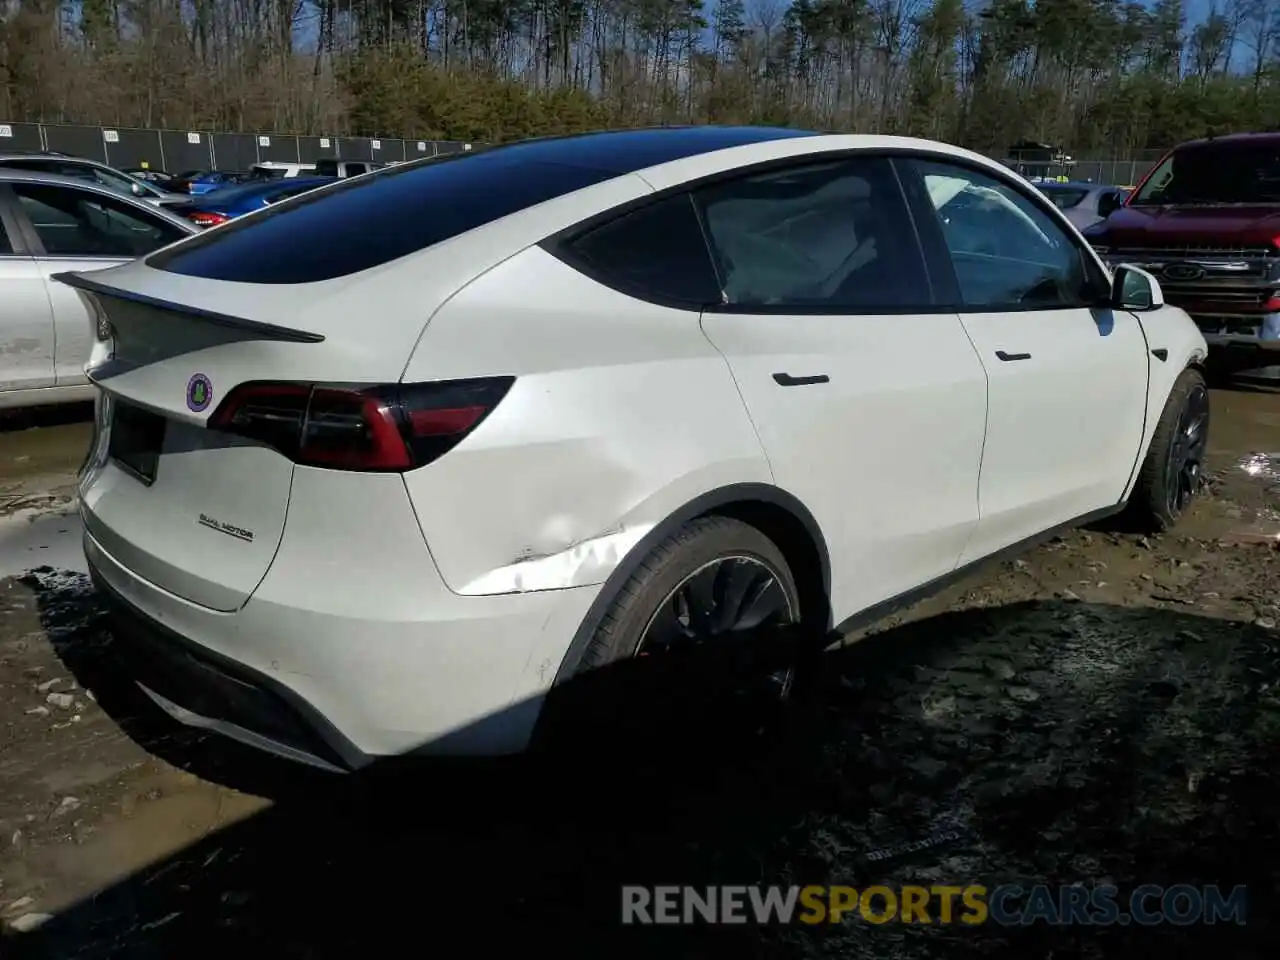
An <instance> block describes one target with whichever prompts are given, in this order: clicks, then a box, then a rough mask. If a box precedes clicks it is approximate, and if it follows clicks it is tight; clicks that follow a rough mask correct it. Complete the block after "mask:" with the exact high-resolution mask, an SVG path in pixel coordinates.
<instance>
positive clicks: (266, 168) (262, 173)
mask: <svg viewBox="0 0 1280 960" xmlns="http://www.w3.org/2000/svg"><path fill="white" fill-rule="evenodd" d="M315 170H316V166H315V164H314V163H281V162H279V161H276V160H264V161H262V162H261V163H255V164H254V165H253V166H251V167H250V168H249V173H250V174H251V175H252V176H255V177H261V178H264V179H266V178H271V179H278V178H281V177H302V176H309V175H311V174H313V173H315Z"/></svg>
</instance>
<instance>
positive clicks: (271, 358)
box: [58, 263, 426, 611]
mask: <svg viewBox="0 0 1280 960" xmlns="http://www.w3.org/2000/svg"><path fill="white" fill-rule="evenodd" d="M104 278H107V279H106V280H104ZM58 279H59V280H60V281H61V282H63V283H66V284H68V285H70V286H72V287H74V288H76V289H77V290H78V291H79V292H80V293H81V295H82V297H84V299H85V300H86V301H87V305H88V306H89V308H90V315H91V316H94V317H95V319H96V321H97V323H98V328H99V331H100V333H101V334H103V335H105V334H108V333H109V336H110V339H109V340H105V341H101V342H99V343H98V345H97V347H96V348H95V352H94V356H93V359H92V360H91V361H90V364H89V366H88V368H87V373H88V374H89V376H90V378H91V379H92V380H93V381H94V382H95V383H96V384H97V385H98V386H99V388H100V390H101V396H100V399H99V404H98V428H97V432H98V437H97V440H96V441H95V449H94V452H93V454H91V457H90V461H89V462H88V463H87V464H86V470H85V472H84V474H83V476H82V478H81V485H80V497H81V503H82V510H83V513H84V517H85V525H86V528H87V529H88V530H89V532H90V533H91V534H93V536H94V537H95V538H96V539H97V540H98V541H99V542H100V543H101V544H102V546H103V547H104V548H105V549H106V550H107V551H108V552H109V553H111V554H112V555H113V556H114V557H115V558H116V559H117V560H119V561H120V562H121V563H123V564H124V565H125V566H126V567H128V568H129V569H131V570H132V571H133V572H135V573H136V574H138V575H139V576H141V577H143V578H145V579H146V580H148V581H150V582H151V583H154V584H156V585H157V586H159V587H161V588H163V589H165V590H167V591H169V592H170V593H173V594H175V595H177V596H179V597H182V598H184V599H186V600H189V601H191V602H193V603H196V604H199V605H201V606H204V607H208V608H211V609H214V610H222V611H233V610H237V609H239V608H240V607H241V606H242V605H243V604H244V603H245V601H247V600H248V599H249V597H250V596H252V594H253V591H254V590H255V589H256V588H257V585H258V584H259V583H260V582H261V580H262V578H263V577H264V576H265V575H266V572H267V570H268V568H269V567H270V565H271V561H272V558H273V557H274V556H275V552H276V549H277V547H278V545H279V542H280V539H281V537H282V535H283V532H284V524H285V517H286V513H287V510H288V504H289V494H290V488H291V484H292V478H293V469H294V465H293V463H292V462H291V461H290V460H289V459H288V458H287V457H285V456H283V455H282V454H280V453H278V452H277V451H275V450H273V449H271V448H269V447H266V446H263V445H260V444H258V443H255V442H253V441H249V440H245V439H242V438H239V437H233V436H230V435H228V434H225V433H223V432H221V431H217V430H212V429H209V428H208V426H207V421H208V419H209V417H210V416H211V415H212V414H213V412H214V411H215V410H216V409H217V406H218V403H219V402H220V401H221V400H222V399H223V398H224V397H225V396H226V395H227V393H229V391H230V390H231V389H232V388H233V387H235V386H236V385H238V384H240V383H244V382H247V381H252V380H275V381H279V380H300V381H305V382H334V381H341V382H353V381H364V382H377V383H384V382H395V381H396V380H397V379H398V378H399V376H400V373H401V370H402V368H403V366H404V363H405V360H406V358H407V357H408V355H409V352H410V349H411V347H412V344H413V343H414V341H415V340H416V338H417V336H418V334H419V333H420V331H421V326H422V322H423V321H425V316H426V314H425V312H424V313H423V314H422V315H421V317H420V318H419V319H418V320H417V321H416V322H414V320H413V318H406V317H402V318H401V322H400V323H399V324H396V323H393V322H391V319H390V318H389V317H386V316H383V317H381V318H376V317H362V318H359V319H358V320H356V321H354V322H351V323H346V324H340V323H337V322H336V321H335V317H334V315H333V312H332V311H331V310H328V309H327V308H326V304H329V303H332V302H333V298H334V295H335V291H334V290H333V289H332V286H333V285H330V284H325V285H314V286H325V287H329V289H327V290H323V291H321V290H314V289H307V287H310V286H312V285H305V286H298V285H294V286H293V287H291V288H283V289H281V288H271V287H265V288H264V287H259V288H258V289H256V290H253V291H243V290H239V289H235V288H237V287H242V286H244V285H239V284H228V283H225V282H216V281H201V280H198V279H193V278H190V277H176V276H173V275H169V274H165V273H163V272H162V271H157V270H153V269H145V268H144V269H139V265H138V264H137V263H134V264H130V265H127V266H125V267H123V268H118V270H115V269H113V270H106V271H97V272H94V273H92V274H87V273H86V274H61V275H59V276H58ZM283 295H287V298H286V297H285V296H283ZM286 299H287V300H288V301H289V302H288V303H286ZM196 304H199V306H196ZM250 306H252V307H253V311H252V312H250V309H249V308H250ZM251 316H258V317H270V318H272V319H260V320H254V319H249V317H251ZM292 317H297V318H300V319H301V318H302V317H305V318H306V320H305V321H304V322H305V324H306V328H303V327H302V326H301V325H298V324H297V322H296V321H293V320H291V319H290V318H292ZM275 318H283V319H284V321H285V322H276V320H275ZM379 321H381V322H379ZM322 331H323V332H322Z"/></svg>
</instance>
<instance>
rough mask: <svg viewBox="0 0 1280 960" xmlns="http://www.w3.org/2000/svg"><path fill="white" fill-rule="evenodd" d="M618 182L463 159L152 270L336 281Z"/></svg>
mask: <svg viewBox="0 0 1280 960" xmlns="http://www.w3.org/2000/svg"><path fill="white" fill-rule="evenodd" d="M615 176H616V174H614V173H612V172H610V171H607V170H597V169H589V168H585V167H576V166H572V165H569V164H560V163H548V162H538V161H528V160H524V159H522V158H521V155H520V153H519V152H518V151H510V152H509V151H506V150H494V151H492V152H490V153H474V154H473V153H463V154H456V155H453V156H450V157H448V158H443V159H439V158H437V159H431V160H425V161H420V162H418V163H414V164H404V165H401V166H395V167H389V168H387V169H386V170H383V171H379V172H377V173H376V174H374V175H373V176H369V177H362V178H359V179H344V180H342V181H340V182H339V183H337V184H335V185H334V186H333V187H332V188H330V189H328V190H324V191H322V192H319V193H317V194H316V195H315V196H310V195H307V194H304V195H303V196H301V197H298V198H297V199H296V200H294V201H293V202H291V203H287V204H280V205H279V206H273V207H271V208H269V209H268V210H267V211H265V212H264V213H261V214H259V215H257V216H254V217H252V218H249V219H246V220H233V221H232V222H230V223H227V224H224V225H222V226H221V227H219V228H218V229H217V230H210V231H208V232H207V233H205V234H203V235H201V236H199V237H197V238H195V239H194V240H192V242H191V243H189V244H184V245H183V247H182V249H181V250H174V251H172V252H164V253H161V254H160V255H158V256H155V257H152V258H151V259H150V260H149V261H148V264H149V265H150V266H152V267H157V268H159V269H161V270H167V271H169V272H170V273H179V274H182V275H184V276H188V277H203V278H206V279H209V280H229V281H234V282H236V283H268V284H274V283H315V282H318V281H321V280H332V279H334V278H335V277H345V276H349V275H350V274H353V273H358V272H359V271H361V270H368V269H370V268H371V267H376V266H378V265H380V264H383V263H387V262H389V261H391V260H397V259H399V258H400V257H404V256H407V255H409V254H411V253H414V252H416V251H418V250H423V249H425V248H427V247H430V246H433V245H434V244H437V243H440V242H442V241H444V240H448V239H450V238H451V237H455V236H458V235H459V234H462V233H466V232H467V231H468V230H474V229H475V228H476V227H480V226H483V225H484V224H486V223H490V222H492V221H494V220H497V219H499V218H501V217H505V216H507V215H509V214H512V213H517V212H518V211H520V210H523V209H525V208H526V207H532V206H534V205H535V204H538V203H542V202H544V201H546V200H552V199H554V198H556V197H559V196H562V195H564V194H566V193H572V192H573V191H574V190H580V189H582V188H583V187H589V186H591V185H592V184H596V183H600V182H602V181H604V180H609V179H612V178H613V177H615Z"/></svg>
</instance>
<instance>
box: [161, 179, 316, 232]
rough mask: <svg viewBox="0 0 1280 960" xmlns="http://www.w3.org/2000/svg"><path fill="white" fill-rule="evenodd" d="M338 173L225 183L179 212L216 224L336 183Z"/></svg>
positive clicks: (205, 223) (201, 223)
mask: <svg viewBox="0 0 1280 960" xmlns="http://www.w3.org/2000/svg"><path fill="white" fill-rule="evenodd" d="M337 181H338V178H337V177H289V178H287V179H284V180H255V181H253V182H251V183H244V184H237V185H234V186H230V187H221V188H219V189H217V190H214V191H212V192H211V193H206V194H205V195H204V196H202V197H200V199H198V200H195V199H193V200H192V201H191V202H190V203H188V204H184V205H183V206H182V207H180V208H176V209H175V212H176V213H178V214H180V215H181V216H183V217H186V218H187V219H188V220H190V221H191V222H192V223H194V224H196V225H197V226H200V227H216V226H217V225H218V224H220V223H226V222H227V221H228V220H231V219H234V218H235V217H239V216H243V215H244V214H246V213H252V212H253V211H254V210H261V209H262V208H263V207H269V206H271V204H273V203H279V202H280V201H281V200H284V199H286V198H288V197H292V196H296V195H297V194H299V193H306V192H307V191H308V190H314V189H316V188H317V187H323V186H324V185H325V184H329V183H336V182H337Z"/></svg>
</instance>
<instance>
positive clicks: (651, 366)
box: [404, 247, 772, 595]
mask: <svg viewBox="0 0 1280 960" xmlns="http://www.w3.org/2000/svg"><path fill="white" fill-rule="evenodd" d="M504 374H505V375H514V376H515V377H516V382H515V385H514V386H513V388H512V390H511V392H510V393H509V394H508V395H507V397H506V398H505V399H504V400H503V401H502V403H501V404H499V406H498V407H497V409H496V410H495V411H494V412H493V413H492V414H491V415H490V416H489V417H488V418H487V419H486V420H485V421H484V423H482V424H481V425H480V427H479V428H478V429H477V430H476V432H475V433H473V434H472V435H471V436H469V437H468V438H467V439H466V440H465V441H463V443H462V444H460V445H459V446H458V447H457V448H455V449H454V450H452V451H451V452H449V453H448V454H446V455H445V456H444V457H443V458H442V459H440V460H438V461H436V462H435V463H431V464H428V465H427V466H425V467H423V468H421V469H419V470H416V471H414V472H412V473H410V474H408V475H407V476H406V484H407V486H408V490H409V494H410V497H411V499H412V501H413V504H414V507H415V510H416V512H417V516H418V520H419V523H420V525H421V527H422V532H423V535H424V536H425V538H426V541H427V544H428V546H429V548H430V550H431V553H432V555H433V557H434V558H435V561H436V564H437V565H438V567H439V570H440V573H441V576H442V577H443V579H444V580H445V582H446V583H447V584H448V585H449V587H450V589H452V590H454V591H455V592H457V593H460V594H468V595H476V594H494V593H510V592H520V591H524V590H542V589H560V588H565V587H572V586H583V585H589V584H596V583H602V582H603V581H604V580H605V579H606V578H607V577H608V575H609V574H610V573H611V572H612V571H613V569H614V568H615V567H616V565H617V564H618V562H619V561H620V560H621V559H622V557H623V556H624V555H625V554H626V553H627V551H628V550H629V549H630V548H631V547H632V546H634V545H635V543H636V542H637V541H638V540H639V539H640V538H641V537H643V536H644V535H645V534H646V533H648V532H649V531H650V530H651V529H652V528H653V527H654V526H655V525H656V524H657V523H659V522H661V521H662V520H664V519H665V518H666V517H667V516H668V515H670V514H671V513H672V512H674V511H675V510H676V509H677V508H679V507H681V506H683V505H684V504H686V503H688V502H689V501H690V500H692V499H694V498H695V497H697V496H698V495H699V494H701V493H704V492H706V491H708V490H712V489H715V488H717V487H720V486H723V485H726V484H729V483H735V482H763V483H768V482H771V479H772V478H771V474H770V471H769V467H768V463H767V462H766V460H765V458H764V455H763V452H762V450H761V447H760V443H759V441H758V439H757V438H756V435H755V432H754V429H753V428H752V426H751V423H750V420H749V419H748V418H747V416H746V412H745V410H744V408H743V405H742V401H741V399H740V397H739V395H738V392H737V388H736V387H735V385H734V382H733V379H732V377H731V376H730V374H729V370H728V368H727V366H726V364H725V361H724V359H723V358H722V357H721V356H720V355H719V353H718V352H717V351H716V350H715V349H714V348H713V347H712V346H711V344H710V343H709V342H708V341H707V340H706V338H705V337H704V336H703V335H702V333H701V330H700V326H699V315H698V313H697V312H691V311H683V310H672V309H668V308H665V307H658V306H653V305H651V304H646V303H643V302H641V301H638V300H633V299H631V298H629V297H626V296H624V295H622V294H619V293H616V292H614V291H613V290H610V289H609V288H607V287H604V286H602V285H600V284H598V283H596V282H595V281H593V280H591V279H589V278H587V277H585V276H583V275H582V274H580V273H578V272H577V271H575V270H573V269H572V268H570V267H569V266H567V265H565V264H564V263H562V262H561V261H559V260H557V259H556V258H554V257H552V256H551V255H550V254H548V253H546V252H545V251H543V250H542V249H541V248H539V247H530V248H528V249H526V250H524V251H523V252H522V253H520V254H518V255H516V256H515V257H513V258H511V259H509V260H507V261H505V262H503V263H502V264H500V265H498V266H497V267H495V268H493V269H492V270H490V271H489V272H488V273H486V274H485V275H483V276H482V277H480V278H478V279H477V280H475V281H473V282H472V283H471V284H470V285H468V286H467V287H466V288H464V289H463V290H462V291H461V292H459V293H458V294H457V295H456V296H454V297H453V298H452V299H451V300H449V302H448V303H447V304H445V305H444V307H442V308H441V310H440V311H439V312H438V313H437V314H436V315H435V316H434V317H433V318H432V320H431V323H430V324H429V325H428V327H427V330H426V333H425V334H424V336H423V338H422V340H421V342H420V344H419V347H418V349H417V350H416V351H415V353H414V354H413V357H412V358H411V360H410V362H409V364H408V367H407V369H406V371H405V378H404V379H405V380H406V381H410V382H412V381H423V380H435V379H449V378H459V377H476V376H495V375H504Z"/></svg>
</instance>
